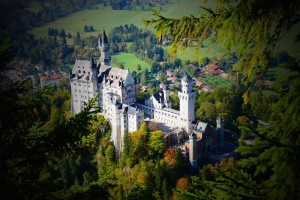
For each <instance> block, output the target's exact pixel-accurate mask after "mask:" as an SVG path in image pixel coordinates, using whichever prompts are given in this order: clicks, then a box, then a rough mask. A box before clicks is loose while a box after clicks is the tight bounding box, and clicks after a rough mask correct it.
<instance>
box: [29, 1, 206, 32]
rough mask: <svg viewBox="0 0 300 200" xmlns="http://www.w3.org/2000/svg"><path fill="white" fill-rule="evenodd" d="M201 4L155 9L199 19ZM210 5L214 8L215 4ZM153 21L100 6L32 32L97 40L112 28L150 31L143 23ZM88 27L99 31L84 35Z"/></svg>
mask: <svg viewBox="0 0 300 200" xmlns="http://www.w3.org/2000/svg"><path fill="white" fill-rule="evenodd" d="M200 3H201V1H199V0H175V1H174V3H170V4H166V5H163V6H161V7H155V8H153V10H159V9H161V13H162V14H164V15H166V16H167V17H180V16H183V15H188V14H193V15H198V14H199V11H200V7H199V5H200ZM207 5H208V6H210V5H212V3H211V1H210V3H208V4H207ZM28 9H32V10H37V9H38V8H37V5H36V4H32V8H28ZM151 18H153V12H152V11H141V10H112V9H111V8H110V7H105V6H103V4H97V5H95V6H94V7H93V8H91V9H84V10H81V11H78V12H75V13H72V14H70V15H68V16H66V17H64V18H61V19H58V20H56V21H53V22H51V23H48V24H45V25H42V26H40V27H36V28H34V29H32V30H31V32H32V33H33V35H34V36H36V37H42V36H46V35H47V31H48V28H49V27H52V28H57V29H62V28H63V29H65V31H66V33H68V32H70V33H71V34H72V35H74V34H76V33H77V31H78V32H79V33H80V34H81V36H83V37H86V36H90V35H95V36H96V35H98V33H99V32H102V30H103V29H105V30H106V31H107V32H108V33H109V32H110V31H111V29H112V28H114V27H116V26H120V25H125V24H128V25H129V24H134V25H135V26H138V27H139V28H143V29H144V28H146V27H145V25H144V22H143V20H145V19H151ZM84 25H88V26H93V27H94V29H95V31H94V32H91V33H84V31H83V28H84ZM148 29H149V30H152V31H153V32H154V27H148Z"/></svg>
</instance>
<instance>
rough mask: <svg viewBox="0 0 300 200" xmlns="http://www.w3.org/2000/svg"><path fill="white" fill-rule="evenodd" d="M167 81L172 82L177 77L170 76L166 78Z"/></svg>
mask: <svg viewBox="0 0 300 200" xmlns="http://www.w3.org/2000/svg"><path fill="white" fill-rule="evenodd" d="M167 80H168V81H172V82H173V83H174V82H175V81H176V80H177V77H175V76H172V77H168V78H167Z"/></svg>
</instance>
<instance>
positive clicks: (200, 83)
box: [195, 80, 203, 87]
mask: <svg viewBox="0 0 300 200" xmlns="http://www.w3.org/2000/svg"><path fill="white" fill-rule="evenodd" d="M195 83H196V85H197V86H198V87H201V86H202V85H203V82H202V81H199V80H196V81H195Z"/></svg>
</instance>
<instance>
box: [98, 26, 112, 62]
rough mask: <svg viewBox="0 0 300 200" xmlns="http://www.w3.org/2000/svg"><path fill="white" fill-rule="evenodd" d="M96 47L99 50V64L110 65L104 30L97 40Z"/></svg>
mask: <svg viewBox="0 0 300 200" xmlns="http://www.w3.org/2000/svg"><path fill="white" fill-rule="evenodd" d="M98 47H99V49H100V51H101V57H100V62H101V65H102V66H103V65H110V54H109V43H108V40H107V36H106V33H105V31H103V34H102V35H101V37H100V38H99V40H98Z"/></svg>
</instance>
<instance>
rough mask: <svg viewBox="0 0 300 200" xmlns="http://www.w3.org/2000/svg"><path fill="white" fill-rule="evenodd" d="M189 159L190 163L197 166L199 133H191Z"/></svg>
mask: <svg viewBox="0 0 300 200" xmlns="http://www.w3.org/2000/svg"><path fill="white" fill-rule="evenodd" d="M189 143H190V149H189V159H190V163H191V165H192V166H193V167H195V168H196V167H197V159H198V152H197V135H196V134H195V133H191V134H190V135H189Z"/></svg>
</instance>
